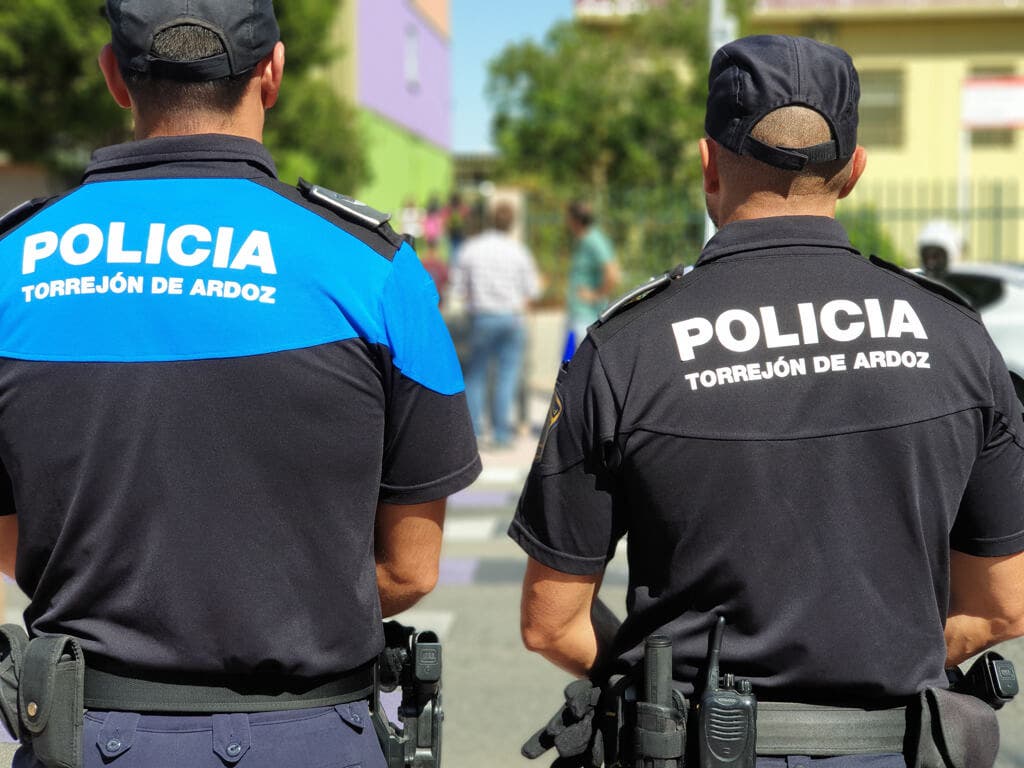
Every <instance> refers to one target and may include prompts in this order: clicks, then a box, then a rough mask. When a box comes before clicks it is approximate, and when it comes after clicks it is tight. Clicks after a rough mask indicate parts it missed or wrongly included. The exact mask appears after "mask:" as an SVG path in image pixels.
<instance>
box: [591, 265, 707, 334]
mask: <svg viewBox="0 0 1024 768" xmlns="http://www.w3.org/2000/svg"><path fill="white" fill-rule="evenodd" d="M686 271H687V270H686V268H685V267H684V266H683V265H682V264H680V265H679V266H678V267H676V268H675V269H673V270H672V271H671V272H666V273H665V274H663V275H659V276H658V277H652V278H651V279H650V280H648V281H647V282H646V283H644V284H643V285H638V286H637V287H636V288H634V289H633V290H631V291H630V292H629V293H627V294H625V295H624V296H622V297H621V298H619V299H616V300H615V301H614V302H612V303H611V304H610V305H609V306H608V309H606V310H605V311H604V312H602V313H601V316H600V317H599V318H597V325H603V324H604V323H606V322H608V321H609V320H611V319H612V318H613V317H615V316H616V315H620V314H622V313H623V312H625V311H626V310H627V309H629V308H630V307H632V306H634V305H636V304H639V303H640V302H641V301H643V300H645V299H649V298H651V297H652V296H655V295H657V294H659V293H661V292H662V291H663V290H665V288H666V287H668V285H669V284H670V283H671V282H672V281H673V280H678V279H679V278H680V277H682V276H683V275H684V274H685V273H686Z"/></svg>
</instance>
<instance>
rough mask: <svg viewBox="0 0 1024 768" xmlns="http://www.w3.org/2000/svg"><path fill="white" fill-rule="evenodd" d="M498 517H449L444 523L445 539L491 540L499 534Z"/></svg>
mask: <svg viewBox="0 0 1024 768" xmlns="http://www.w3.org/2000/svg"><path fill="white" fill-rule="evenodd" d="M500 527H501V526H500V520H499V518H498V517H496V516H493V515H488V516H486V517H449V518H448V519H447V520H445V523H444V538H445V541H489V540H490V539H493V538H495V537H496V536H497V535H498V532H499V528H500Z"/></svg>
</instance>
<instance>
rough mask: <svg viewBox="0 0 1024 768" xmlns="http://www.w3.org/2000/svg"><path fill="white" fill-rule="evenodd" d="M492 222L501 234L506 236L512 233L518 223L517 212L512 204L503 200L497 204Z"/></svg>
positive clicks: (492, 213)
mask: <svg viewBox="0 0 1024 768" xmlns="http://www.w3.org/2000/svg"><path fill="white" fill-rule="evenodd" d="M491 222H492V223H493V224H494V228H495V229H496V230H498V231H499V232H504V233H505V234H508V233H509V232H511V231H512V228H513V227H514V226H515V223H516V211H515V208H513V207H512V203H510V202H508V201H505V200H503V201H501V202H499V203H498V204H496V205H495V206H494V210H493V211H491Z"/></svg>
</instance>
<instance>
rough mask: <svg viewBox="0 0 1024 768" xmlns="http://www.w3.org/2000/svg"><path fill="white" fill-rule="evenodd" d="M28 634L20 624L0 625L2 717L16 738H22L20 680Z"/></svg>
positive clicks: (0, 698) (8, 729)
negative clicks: (19, 708)
mask: <svg viewBox="0 0 1024 768" xmlns="http://www.w3.org/2000/svg"><path fill="white" fill-rule="evenodd" d="M26 646H28V635H27V634H26V633H25V630H24V628H23V627H21V626H19V625H18V624H4V625H3V626H2V627H0V718H2V719H3V723H4V727H5V728H7V731H8V733H10V734H11V736H13V737H14V738H15V739H17V740H19V741H20V740H21V720H20V718H19V717H18V680H19V679H20V678H21V666H22V664H23V663H24V659H25V648H26Z"/></svg>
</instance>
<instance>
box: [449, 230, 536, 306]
mask: <svg viewBox="0 0 1024 768" xmlns="http://www.w3.org/2000/svg"><path fill="white" fill-rule="evenodd" d="M451 277H452V287H451V290H452V293H453V294H454V295H456V296H457V297H458V298H459V299H461V300H462V301H465V302H467V304H468V306H469V310H470V311H471V312H474V313H489V314H521V313H522V312H523V310H524V309H525V308H526V305H527V303H528V302H530V301H531V300H533V299H535V298H537V296H538V295H539V294H540V279H539V278H538V276H537V265H536V264H535V263H534V261H533V256H532V255H531V254H530V251H529V250H528V249H527V248H526V246H524V245H523V244H522V243H520V242H518V241H517V240H515V238H512V237H510V236H509V235H506V234H505V233H503V232H498V231H497V230H489V231H487V232H484V233H483V234H480V235H477V236H476V237H471V238H470V239H469V240H467V241H466V243H465V245H463V246H462V250H460V251H459V260H458V263H457V264H456V265H455V267H454V268H453V269H452V276H451Z"/></svg>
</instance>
